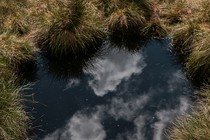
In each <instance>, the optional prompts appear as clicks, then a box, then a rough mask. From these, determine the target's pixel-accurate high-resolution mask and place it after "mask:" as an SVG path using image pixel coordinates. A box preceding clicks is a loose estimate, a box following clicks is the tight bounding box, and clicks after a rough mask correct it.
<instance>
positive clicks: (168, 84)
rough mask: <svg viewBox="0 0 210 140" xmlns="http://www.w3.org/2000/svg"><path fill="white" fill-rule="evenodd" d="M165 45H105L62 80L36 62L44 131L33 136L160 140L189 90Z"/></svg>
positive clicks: (183, 108)
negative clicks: (138, 47)
mask: <svg viewBox="0 0 210 140" xmlns="http://www.w3.org/2000/svg"><path fill="white" fill-rule="evenodd" d="M109 45H110V43H109V42H107V43H105V44H104V46H102V47H105V48H111V46H109ZM168 45H169V42H167V41H165V42H164V41H163V42H158V41H154V40H153V41H150V42H149V43H148V44H147V46H146V47H145V48H144V49H142V50H140V51H139V52H135V53H134V52H133V53H129V52H126V51H125V50H118V49H105V51H103V52H100V54H102V55H101V56H100V57H98V58H96V59H97V60H93V61H94V62H95V63H96V64H95V65H94V70H93V67H91V70H90V71H88V70H87V69H88V65H86V66H87V67H86V70H83V72H84V75H82V76H81V77H75V76H73V77H70V78H68V79H67V80H62V79H61V80H56V79H55V78H53V75H52V73H50V74H49V73H48V72H47V71H46V70H45V69H43V68H42V67H40V69H41V70H40V72H39V73H38V75H39V77H40V79H39V81H38V82H37V84H35V85H34V87H33V90H32V92H34V93H35V99H36V100H37V101H39V102H40V103H42V104H44V105H45V107H44V106H34V108H35V110H36V111H37V114H34V117H35V118H36V119H37V120H36V123H35V125H38V126H39V125H42V128H43V129H44V132H40V133H38V132H37V135H38V136H37V137H36V138H34V140H165V139H166V137H165V128H166V127H168V124H169V123H170V122H171V121H172V120H174V119H175V118H176V116H178V115H182V114H184V113H185V112H186V111H188V110H189V106H190V104H191V99H190V96H191V94H192V93H193V87H192V86H191V83H190V82H189V81H188V80H187V78H186V77H185V75H184V74H183V72H182V68H181V65H180V64H179V63H177V62H176V58H175V56H173V55H172V54H171V53H170V52H169V51H168V50H167V46H168ZM30 92H31V91H30ZM40 116H42V117H41V119H38V118H40Z"/></svg>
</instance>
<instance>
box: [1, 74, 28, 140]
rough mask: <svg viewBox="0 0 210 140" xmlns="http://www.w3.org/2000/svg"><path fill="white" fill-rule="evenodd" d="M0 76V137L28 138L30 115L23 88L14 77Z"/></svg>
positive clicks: (5, 139)
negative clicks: (22, 93)
mask: <svg viewBox="0 0 210 140" xmlns="http://www.w3.org/2000/svg"><path fill="white" fill-rule="evenodd" d="M2 76H4V77H2ZM6 77H7V76H5V75H2V73H1V77H0V139H1V140H12V139H15V140H23V139H27V132H26V130H27V128H28V127H29V119H28V115H27V114H26V112H25V111H24V107H23V104H22V97H21V94H20V91H21V88H20V87H18V86H17V85H15V83H14V79H13V78H14V77H11V75H10V78H9V79H7V78H6Z"/></svg>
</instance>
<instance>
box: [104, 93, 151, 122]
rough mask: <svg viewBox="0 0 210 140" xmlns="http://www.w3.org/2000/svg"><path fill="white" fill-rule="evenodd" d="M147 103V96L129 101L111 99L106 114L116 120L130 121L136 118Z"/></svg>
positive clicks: (136, 97)
mask: <svg viewBox="0 0 210 140" xmlns="http://www.w3.org/2000/svg"><path fill="white" fill-rule="evenodd" d="M148 101H149V96H148V95H140V96H135V97H134V98H131V99H129V100H125V99H122V98H113V99H112V102H111V105H110V108H109V110H108V113H109V115H111V116H112V117H114V118H115V119H116V120H118V119H124V120H127V121H132V119H133V118H136V117H137V116H138V114H139V111H140V110H141V109H143V108H144V106H145V105H146V104H147V102H148Z"/></svg>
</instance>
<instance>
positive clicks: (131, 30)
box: [107, 5, 146, 40]
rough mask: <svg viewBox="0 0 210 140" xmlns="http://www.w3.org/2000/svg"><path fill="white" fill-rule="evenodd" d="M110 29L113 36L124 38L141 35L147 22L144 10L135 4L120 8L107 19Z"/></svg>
mask: <svg viewBox="0 0 210 140" xmlns="http://www.w3.org/2000/svg"><path fill="white" fill-rule="evenodd" d="M107 24H108V29H109V31H110V32H111V36H112V37H117V36H118V37H120V38H122V40H124V39H126V38H128V37H129V36H135V35H139V36H140V35H141V34H142V32H141V30H142V29H143V28H144V26H145V24H146V19H145V17H144V15H143V11H141V10H139V9H138V7H136V6H135V5H130V6H128V7H127V8H124V9H119V10H117V11H116V12H114V13H112V14H111V16H110V17H109V18H108V20H107Z"/></svg>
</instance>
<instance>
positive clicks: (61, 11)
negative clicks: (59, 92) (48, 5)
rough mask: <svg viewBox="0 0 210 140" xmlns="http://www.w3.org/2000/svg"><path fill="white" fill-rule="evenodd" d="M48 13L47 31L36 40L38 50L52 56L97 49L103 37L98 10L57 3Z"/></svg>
mask: <svg viewBox="0 0 210 140" xmlns="http://www.w3.org/2000/svg"><path fill="white" fill-rule="evenodd" d="M56 2H57V3H56V5H57V6H58V7H57V6H56V7H55V8H53V9H52V11H49V13H50V14H51V16H49V17H50V18H49V20H48V23H49V29H47V31H46V32H44V33H43V34H42V35H41V36H40V37H39V39H38V46H40V47H41V48H42V49H43V50H47V51H48V52H49V53H51V54H52V55H55V56H61V55H66V54H69V53H73V54H75V55H76V54H77V53H80V52H85V51H86V50H87V49H89V48H90V47H97V44H98V43H100V42H101V41H102V40H103V39H104V37H105V35H106V31H105V28H104V26H103V22H102V17H101V14H100V12H99V11H98V10H97V8H96V7H95V6H94V5H93V4H92V3H90V2H85V1H83V0H73V1H56Z"/></svg>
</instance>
